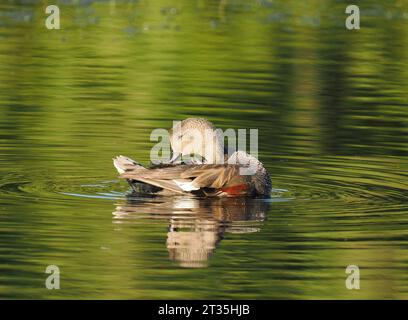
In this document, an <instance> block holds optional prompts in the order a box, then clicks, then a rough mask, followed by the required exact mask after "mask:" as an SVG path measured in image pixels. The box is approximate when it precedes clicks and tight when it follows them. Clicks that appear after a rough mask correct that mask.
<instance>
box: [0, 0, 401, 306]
mask: <svg viewBox="0 0 408 320" xmlns="http://www.w3.org/2000/svg"><path fill="white" fill-rule="evenodd" d="M47 4H48V2H47V1H34V0H24V1H23V0H21V1H17V0H16V1H12V0H4V1H2V2H1V4H0V298H50V299H59V298H126V299H130V298H135V299H139V298H147V299H155V298H165V299H170V298H171V299H179V298H183V299H190V298H214V299H218V298H236V299H239V298H251V299H252V298H257V299H272V298H279V299H281V298H295V299H301V298H304V299H312V298H317V299H327V298H334V299H339V298H341V299H361V298H378V299H392V298H394V299H395V298H396V299H407V298H408V277H407V272H406V271H407V268H408V204H407V195H408V192H407V191H408V183H407V181H408V179H407V178H408V174H407V172H408V160H407V154H408V144H407V143H408V138H407V137H408V135H407V133H408V130H407V128H408V110H407V108H408V90H407V89H408V38H407V35H408V3H407V2H406V1H402V0H399V1H385V0H384V1H359V5H360V9H361V29H360V30H358V31H348V30H346V29H345V27H344V20H345V17H346V15H345V14H344V11H345V7H346V5H347V4H349V3H348V2H345V1H344V2H342V1H283V0H282V1H266V0H257V1H255V0H253V1H252V0H248V1H244V0H221V1H215V0H213V1H209V0H208V1H204V0H201V1H196V0H179V1H174V0H170V1H164V0H163V1H161V0H157V1H147V0H145V1H130V0H129V1H119V0H116V1H115V0H110V1H92V0H77V1H73V0H64V1H63V0H59V1H57V0H56V1H54V2H53V4H58V5H59V7H60V10H61V30H47V29H46V28H45V26H44V20H45V17H46V15H45V13H44V11H45V7H46V5H47ZM190 116H201V117H206V118H208V119H209V120H211V121H213V122H214V123H215V124H216V125H217V126H218V127H221V128H223V129H227V128H257V129H259V158H260V159H261V160H262V161H263V163H264V164H265V167H266V168H267V169H268V171H269V172H270V174H271V177H272V180H273V187H274V190H273V192H272V197H271V199H270V200H267V201H261V200H249V199H247V200H245V199H235V200H234V199H221V200H200V199H193V198H188V197H175V198H137V197H136V198H135V197H134V198H132V199H127V198H126V194H127V193H128V191H129V187H128V186H127V184H126V183H125V182H123V181H120V180H119V179H117V174H116V171H115V170H114V168H113V166H112V160H111V158H112V157H113V156H116V155H119V154H124V155H128V156H131V157H132V158H134V159H137V160H138V161H140V162H142V163H144V164H147V163H148V161H149V153H150V149H151V147H152V146H153V145H154V144H155V142H151V141H149V137H150V133H151V131H152V130H153V129H155V128H169V127H171V125H172V120H179V119H183V118H186V117H190ZM48 265H57V266H58V267H59V268H60V272H61V280H60V284H61V289H60V290H47V289H46V288H45V279H46V277H47V276H48V275H47V274H45V269H46V267H47V266H48ZM348 265H357V266H359V267H360V276H361V282H360V287H361V288H360V290H348V289H347V288H346V287H345V280H346V277H347V275H346V273H345V270H346V267H347V266H348Z"/></svg>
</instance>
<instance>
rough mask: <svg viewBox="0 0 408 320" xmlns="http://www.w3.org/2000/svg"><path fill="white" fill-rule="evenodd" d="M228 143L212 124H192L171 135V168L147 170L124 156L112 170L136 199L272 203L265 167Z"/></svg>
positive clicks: (184, 124)
mask: <svg viewBox="0 0 408 320" xmlns="http://www.w3.org/2000/svg"><path fill="white" fill-rule="evenodd" d="M197 137H205V138H200V139H199V138H197ZM223 139H224V137H223V135H222V132H221V131H220V130H219V129H218V130H217V129H216V128H215V126H214V125H213V124H212V123H211V122H210V121H208V120H206V119H204V118H187V119H185V120H183V121H181V122H180V124H179V127H178V128H177V127H176V130H175V128H174V127H173V128H172V129H171V130H170V131H169V140H170V144H171V149H172V152H173V156H172V157H171V159H169V161H168V162H164V163H161V164H156V165H153V166H151V167H144V166H142V165H141V164H140V163H138V162H137V161H135V160H133V159H131V158H129V157H126V156H122V155H120V156H117V157H115V158H113V164H114V167H115V168H116V170H117V171H118V172H119V178H122V179H125V180H127V182H128V183H129V184H130V186H131V187H132V189H133V191H134V192H136V193H148V194H157V195H181V194H191V195H196V196H203V197H238V196H250V197H263V198H264V197H269V196H270V193H271V189H272V183H271V178H270V176H269V174H268V171H267V170H266V169H265V167H264V165H263V164H262V162H261V161H259V160H258V159H257V158H255V157H254V156H252V155H250V154H248V153H247V152H245V151H242V150H238V151H234V152H232V153H231V152H228V150H225V149H224V146H223V145H224V143H223V141H224V140H223ZM208 145H211V147H208ZM230 153H231V154H230ZM191 155H193V157H191ZM186 157H187V159H188V161H186V160H185V158H186Z"/></svg>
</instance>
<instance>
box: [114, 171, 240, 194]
mask: <svg viewBox="0 0 408 320" xmlns="http://www.w3.org/2000/svg"><path fill="white" fill-rule="evenodd" d="M120 177H121V178H125V179H132V180H136V181H141V182H144V183H148V184H152V185H154V186H157V187H161V188H164V189H168V190H171V191H174V192H178V193H183V192H186V191H196V190H200V189H202V188H210V189H219V188H222V187H224V186H226V185H229V184H231V183H235V181H236V180H240V179H243V177H242V176H240V175H239V166H238V165H229V164H222V165H221V164H203V165H177V166H172V167H165V168H152V169H146V170H134V171H133V170H128V171H126V172H124V173H122V174H121V175H120Z"/></svg>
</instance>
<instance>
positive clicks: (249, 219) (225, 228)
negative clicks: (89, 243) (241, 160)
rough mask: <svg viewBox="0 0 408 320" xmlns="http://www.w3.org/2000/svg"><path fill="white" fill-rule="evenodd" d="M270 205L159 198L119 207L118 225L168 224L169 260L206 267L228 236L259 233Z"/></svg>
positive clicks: (240, 199) (232, 200) (259, 201)
mask: <svg viewBox="0 0 408 320" xmlns="http://www.w3.org/2000/svg"><path fill="white" fill-rule="evenodd" d="M268 207H269V202H267V201H266V200H265V199H253V198H246V197H238V198H194V197H187V196H180V197H172V198H167V197H156V198H151V199H144V200H132V199H131V198H129V200H128V201H127V202H126V203H124V204H120V205H118V206H117V207H116V211H114V212H113V215H114V219H115V220H114V221H115V222H119V221H120V222H126V221H127V222H128V221H131V219H133V218H145V219H158V218H159V219H166V220H168V221H169V228H168V232H167V241H166V246H167V250H168V251H169V255H170V259H171V260H173V261H175V262H177V263H178V264H179V265H180V266H181V267H185V268H202V267H207V265H208V260H209V258H210V257H211V256H212V254H213V253H214V251H215V249H216V247H217V246H218V245H219V243H220V242H221V240H222V239H223V238H224V235H225V234H226V233H253V232H258V231H260V228H261V225H262V222H263V221H264V220H265V217H266V213H267V211H268Z"/></svg>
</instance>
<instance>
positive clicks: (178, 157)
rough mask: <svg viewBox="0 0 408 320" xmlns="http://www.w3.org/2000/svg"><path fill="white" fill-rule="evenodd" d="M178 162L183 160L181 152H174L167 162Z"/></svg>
mask: <svg viewBox="0 0 408 320" xmlns="http://www.w3.org/2000/svg"><path fill="white" fill-rule="evenodd" d="M176 162H181V153H173V155H172V157H171V158H170V160H169V161H168V162H167V163H168V164H172V163H176Z"/></svg>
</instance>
